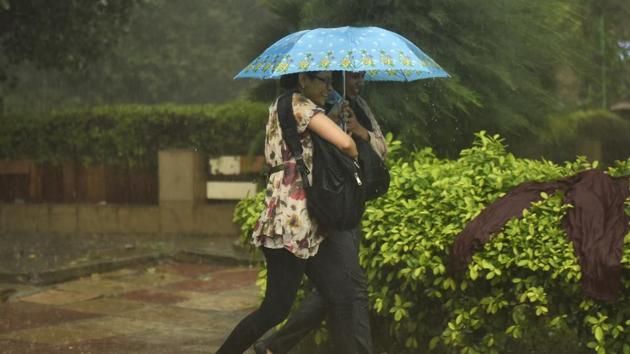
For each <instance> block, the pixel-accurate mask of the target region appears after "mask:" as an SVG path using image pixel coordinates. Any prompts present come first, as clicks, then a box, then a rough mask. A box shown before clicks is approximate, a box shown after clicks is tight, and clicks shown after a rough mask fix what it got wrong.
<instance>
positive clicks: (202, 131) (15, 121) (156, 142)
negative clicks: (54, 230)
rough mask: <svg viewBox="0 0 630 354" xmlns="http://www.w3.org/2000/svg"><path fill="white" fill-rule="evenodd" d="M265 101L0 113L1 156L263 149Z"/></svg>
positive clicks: (101, 156)
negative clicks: (23, 113)
mask: <svg viewBox="0 0 630 354" xmlns="http://www.w3.org/2000/svg"><path fill="white" fill-rule="evenodd" d="M267 116H268V105H266V104H263V103H254V102H248V101H234V102H229V103H225V104H221V105H199V106H181V105H170V104H166V105H156V106H141V105H122V106H104V107H96V108H90V109H83V110H67V111H53V112H45V113H36V114H35V113H31V114H27V115H7V116H0V126H1V127H2V129H0V159H23V158H24V159H34V160H39V161H52V162H55V161H64V160H75V161H83V162H91V161H99V162H108V163H126V164H149V165H154V164H155V163H156V161H157V151H158V150H161V149H166V148H193V149H197V150H199V151H202V152H204V153H207V154H209V155H222V154H247V153H262V145H263V144H262V139H263V138H264V129H265V122H266V120H267Z"/></svg>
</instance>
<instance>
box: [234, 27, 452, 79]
mask: <svg viewBox="0 0 630 354" xmlns="http://www.w3.org/2000/svg"><path fill="white" fill-rule="evenodd" d="M331 70H339V71H365V72H366V75H365V79H366V80H372V81H413V80H419V79H426V78H431V77H448V74H447V73H446V72H445V71H444V70H442V68H441V67H440V66H439V65H438V64H437V63H436V62H435V61H434V60H433V59H431V58H430V57H429V56H428V55H426V54H425V53H424V52H422V50H420V48H418V47H417V46H416V45H414V44H413V43H411V42H410V41H409V40H407V39H406V38H404V37H403V36H401V35H399V34H397V33H394V32H392V31H388V30H385V29H382V28H379V27H337V28H317V29H313V30H304V31H299V32H295V33H292V34H290V35H288V36H286V37H284V38H282V39H280V40H279V41H277V42H276V43H274V44H273V45H271V46H270V47H269V48H267V49H266V50H265V51H264V52H263V53H262V54H261V55H260V56H259V57H257V58H256V59H254V61H252V62H251V63H250V64H249V65H247V67H245V69H243V70H242V71H241V72H240V73H239V74H238V75H236V77H235V79H241V78H256V79H273V78H279V77H280V76H282V75H285V74H291V73H298V72H306V71H331Z"/></svg>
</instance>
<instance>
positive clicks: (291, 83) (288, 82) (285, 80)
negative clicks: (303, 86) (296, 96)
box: [280, 73, 299, 90]
mask: <svg viewBox="0 0 630 354" xmlns="http://www.w3.org/2000/svg"><path fill="white" fill-rule="evenodd" d="M298 75H299V74H298V73H293V74H286V75H282V76H280V87H282V88H283V89H285V90H295V89H297V88H298Z"/></svg>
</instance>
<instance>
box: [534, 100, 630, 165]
mask: <svg viewBox="0 0 630 354" xmlns="http://www.w3.org/2000/svg"><path fill="white" fill-rule="evenodd" d="M539 136H540V145H541V146H544V147H543V149H544V150H545V151H544V153H545V156H547V157H549V158H551V159H553V160H555V161H563V160H567V159H569V158H571V156H575V155H577V154H578V153H580V146H581V145H583V144H585V143H588V142H589V141H598V142H601V144H602V159H601V160H602V162H604V163H606V164H611V163H613V162H614V161H615V160H623V159H625V158H626V157H628V156H630V144H628V137H629V136H630V120H627V119H622V118H620V117H619V116H617V115H616V114H614V113H611V112H608V111H604V110H592V111H578V112H573V113H570V114H566V115H561V116H557V117H552V118H551V119H550V120H549V121H548V123H547V124H546V125H545V126H544V128H543V129H541V131H540V135H539Z"/></svg>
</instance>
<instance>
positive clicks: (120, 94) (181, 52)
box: [6, 0, 268, 112]
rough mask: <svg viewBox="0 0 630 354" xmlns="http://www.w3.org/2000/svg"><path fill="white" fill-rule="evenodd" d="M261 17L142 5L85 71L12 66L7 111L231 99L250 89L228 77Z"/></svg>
mask: <svg viewBox="0 0 630 354" xmlns="http://www.w3.org/2000/svg"><path fill="white" fill-rule="evenodd" d="M110 2H111V1H110ZM245 9H246V10H245ZM267 18H268V14H267V13H266V12H265V11H264V9H262V8H261V6H260V5H259V4H258V3H257V1H256V0H233V1H214V0H182V1H167V0H143V1H142V5H141V6H137V7H135V8H134V9H133V11H130V14H129V19H128V21H127V22H126V31H125V33H123V34H121V35H120V36H119V38H118V41H117V42H116V43H115V45H112V46H111V49H110V50H109V51H108V52H107V53H102V55H100V56H99V57H97V58H95V59H96V60H93V61H91V62H90V63H89V66H87V67H85V70H81V71H70V70H66V71H54V70H45V71H38V70H36V68H34V67H33V66H32V65H22V66H20V67H18V68H16V74H17V76H18V78H19V81H20V82H19V85H18V86H17V87H16V88H15V89H13V90H10V91H9V92H8V93H7V97H6V111H7V112H16V111H20V112H23V111H30V110H33V108H35V109H37V110H44V109H49V108H56V107H60V106H62V107H67V106H73V107H76V106H86V105H102V104H121V103H124V104H127V103H143V104H157V103H165V102H173V103H179V104H197V103H207V102H222V101H226V100H230V99H235V98H237V97H239V93H240V92H241V91H242V90H244V89H245V88H247V87H248V86H249V85H251V84H252V82H251V81H248V80H233V77H234V76H235V75H236V74H237V73H238V72H239V70H241V69H242V68H243V67H244V66H245V65H246V64H247V63H248V61H249V60H250V59H251V58H252V56H253V54H250V52H249V51H250V46H249V43H250V42H253V38H258V35H259V32H257V31H256V30H255V25H256V24H257V23H259V22H263V21H264V20H265V19H267ZM33 106H35V107H33Z"/></svg>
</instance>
